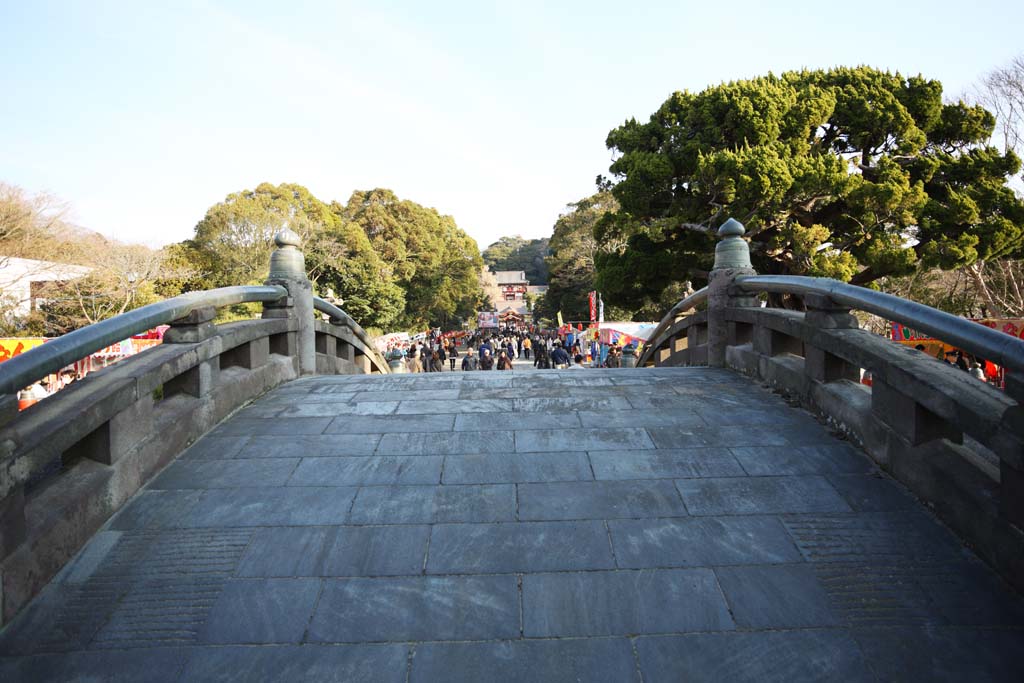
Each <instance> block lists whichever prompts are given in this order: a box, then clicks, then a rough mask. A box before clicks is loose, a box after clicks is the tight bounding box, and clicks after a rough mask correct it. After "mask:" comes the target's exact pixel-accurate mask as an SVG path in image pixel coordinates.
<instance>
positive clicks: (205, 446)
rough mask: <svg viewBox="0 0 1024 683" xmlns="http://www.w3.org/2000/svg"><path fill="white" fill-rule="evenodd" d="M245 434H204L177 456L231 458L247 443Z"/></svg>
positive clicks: (183, 458) (203, 458)
mask: <svg viewBox="0 0 1024 683" xmlns="http://www.w3.org/2000/svg"><path fill="white" fill-rule="evenodd" d="M248 441H249V437H247V436H204V437H203V438H201V439H199V440H198V441H196V442H195V443H194V444H192V445H191V446H189V448H188V450H186V451H185V452H184V453H182V454H181V455H180V456H178V459H179V460H205V459H208V458H218V459H219V458H233V457H235V456H236V455H238V453H240V452H241V451H242V449H243V447H244V446H245V444H246V443H248Z"/></svg>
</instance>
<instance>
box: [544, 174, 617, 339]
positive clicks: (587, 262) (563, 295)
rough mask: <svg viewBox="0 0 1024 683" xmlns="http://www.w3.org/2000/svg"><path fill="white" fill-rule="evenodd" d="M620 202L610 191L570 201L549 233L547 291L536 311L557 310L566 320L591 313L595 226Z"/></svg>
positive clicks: (549, 314) (550, 314)
mask: <svg viewBox="0 0 1024 683" xmlns="http://www.w3.org/2000/svg"><path fill="white" fill-rule="evenodd" d="M618 207H619V203H618V202H617V201H616V200H615V198H614V197H613V196H612V195H611V193H610V192H607V191H604V192H598V193H597V194H595V195H592V196H590V197H587V198H586V199H582V200H580V201H578V202H576V203H575V204H569V206H568V208H569V211H567V212H566V213H564V214H562V215H561V216H559V218H558V220H557V221H556V222H555V228H554V233H553V234H552V235H551V243H550V245H549V246H550V249H551V255H550V256H549V257H548V258H547V265H548V270H549V273H550V275H549V279H548V291H547V293H546V294H545V295H544V298H543V299H542V300H541V301H540V302H539V303H538V311H537V312H538V314H539V315H541V316H543V317H545V318H552V319H553V318H554V317H555V315H556V314H557V313H558V311H561V312H562V315H563V317H564V318H565V319H566V320H585V319H588V318H589V317H590V304H589V301H588V299H587V293H588V292H590V291H592V290H593V289H594V288H595V280H594V257H595V255H596V253H597V241H596V240H595V238H594V226H595V225H597V222H598V220H600V218H601V217H602V216H603V215H605V213H607V212H609V211H615V210H617V209H618Z"/></svg>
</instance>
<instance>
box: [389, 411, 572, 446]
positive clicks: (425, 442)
mask: <svg viewBox="0 0 1024 683" xmlns="http://www.w3.org/2000/svg"><path fill="white" fill-rule="evenodd" d="M399 419H401V418H399ZM515 450H516V449H515V440H514V439H513V432H509V431H504V432H447V433H440V434H437V433H434V434H427V433H410V434H385V435H384V436H382V437H381V440H380V443H379V444H378V445H377V454H378V455H455V454H459V453H514V452H515ZM539 450H552V449H550V448H547V449H539ZM575 450H579V449H578V448H577V449H575Z"/></svg>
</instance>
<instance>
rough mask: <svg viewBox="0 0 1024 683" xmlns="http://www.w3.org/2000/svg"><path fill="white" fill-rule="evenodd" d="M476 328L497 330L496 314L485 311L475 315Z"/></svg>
mask: <svg viewBox="0 0 1024 683" xmlns="http://www.w3.org/2000/svg"><path fill="white" fill-rule="evenodd" d="M476 326H477V327H479V328H480V329H497V328H498V314H497V313H494V312H487V311H485V312H483V313H479V314H477V317H476Z"/></svg>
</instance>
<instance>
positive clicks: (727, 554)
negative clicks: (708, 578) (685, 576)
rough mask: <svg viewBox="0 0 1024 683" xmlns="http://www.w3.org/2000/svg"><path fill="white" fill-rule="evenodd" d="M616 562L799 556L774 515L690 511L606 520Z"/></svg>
mask: <svg viewBox="0 0 1024 683" xmlns="http://www.w3.org/2000/svg"><path fill="white" fill-rule="evenodd" d="M608 528H609V530H610V532H611V536H612V542H613V545H614V547H615V557H616V561H617V562H618V565H619V566H620V567H632V568H637V569H639V568H644V567H708V566H716V565H733V564H761V563H765V564H767V563H778V562H800V561H802V560H803V556H802V555H801V554H800V551H799V550H797V548H796V546H795V545H794V544H793V541H792V539H791V538H790V537H789V534H787V533H786V529H785V527H783V526H782V524H781V523H780V522H779V521H778V520H777V519H775V518H774V517H694V518H689V519H641V520H612V521H610V522H608Z"/></svg>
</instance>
